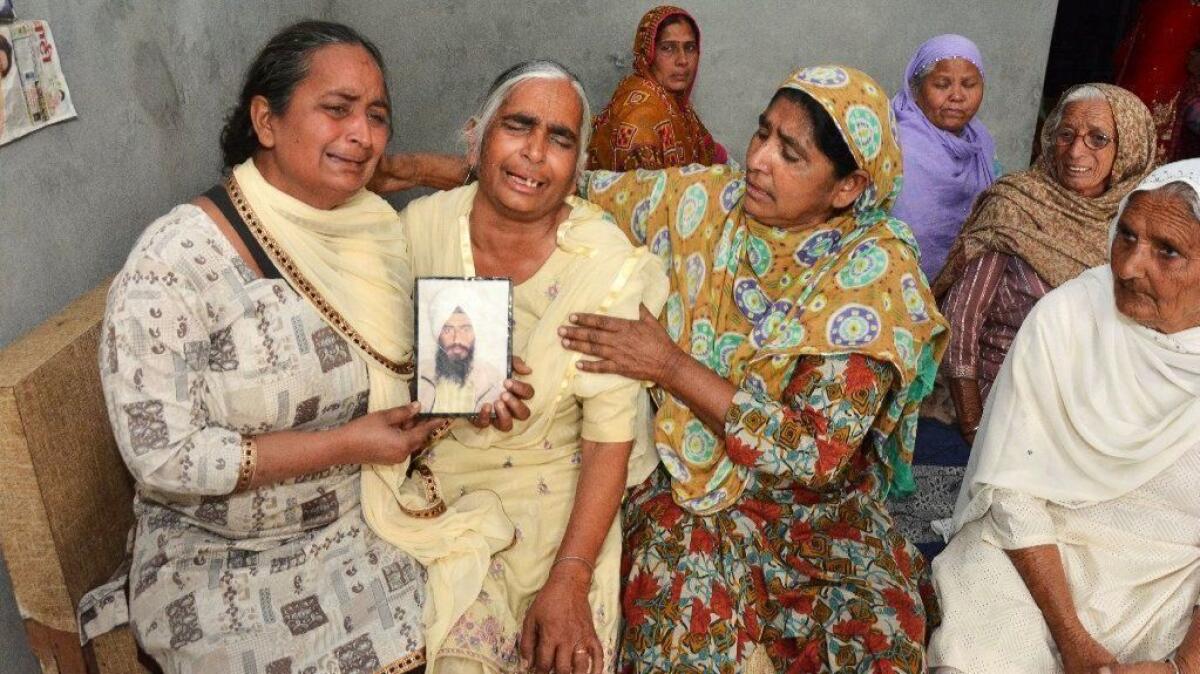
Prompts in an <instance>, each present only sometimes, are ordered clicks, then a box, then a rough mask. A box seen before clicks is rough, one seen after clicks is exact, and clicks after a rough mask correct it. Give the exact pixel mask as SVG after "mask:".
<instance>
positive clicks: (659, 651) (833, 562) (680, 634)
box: [621, 354, 937, 674]
mask: <svg viewBox="0 0 1200 674" xmlns="http://www.w3.org/2000/svg"><path fill="white" fill-rule="evenodd" d="M894 376H895V373H894V371H893V370H891V369H890V368H889V367H887V366H886V365H884V364H881V363H879V362H878V361H875V360H873V359H870V358H867V357H865V356H862V355H858V354H851V355H843V356H825V357H819V356H818V357H808V358H804V359H802V360H801V361H800V362H799V363H798V365H797V367H796V372H795V374H794V375H793V377H792V380H791V382H790V384H789V385H788V387H787V388H786V390H785V392H784V396H783V403H784V404H783V405H780V404H776V403H762V402H759V401H758V400H756V399H755V398H754V397H753V396H751V395H750V394H748V393H746V392H745V391H739V392H738V393H737V394H736V395H735V396H734V401H733V405H732V406H731V407H730V410H729V414H728V416H727V418H726V426H725V432H726V440H725V442H726V446H727V447H728V448H729V451H730V454H731V455H732V456H733V457H734V460H735V461H737V462H738V463H740V464H742V465H747V466H753V467H754V468H755V470H753V471H751V472H750V473H749V474H750V475H751V476H753V481H752V483H751V484H749V485H747V487H746V491H745V493H744V495H743V497H742V498H741V499H740V500H739V501H738V502H737V504H736V505H734V506H733V507H731V508H728V509H726V510H723V511H721V512H719V513H716V514H714V515H709V516H706V517H702V516H697V515H693V514H690V513H688V512H687V511H685V510H683V509H682V508H680V507H679V506H677V505H676V504H675V502H674V501H673V500H672V498H671V488H670V478H669V477H668V475H667V474H666V472H665V471H664V470H662V469H661V468H660V469H659V471H657V472H656V473H655V475H654V476H653V477H651V479H650V480H649V481H648V482H646V483H644V484H643V485H641V486H640V487H638V489H637V490H636V491H635V492H634V494H633V496H632V498H631V499H630V500H629V502H628V504H627V505H626V507H625V511H624V528H625V532H626V552H625V558H624V560H623V562H624V568H625V572H624V574H623V575H624V577H625V578H627V579H629V580H628V583H627V586H626V588H625V591H624V596H623V597H622V604H623V612H624V616H625V621H626V626H625V632H624V638H623V643H622V654H621V655H622V662H623V669H622V671H624V672H628V673H633V672H666V671H671V672H697V673H699V672H721V673H722V674H725V673H728V674H733V673H734V672H741V671H743V668H744V667H745V665H746V663H745V660H746V659H747V657H748V651H750V650H752V647H753V645H755V644H768V646H767V654H768V655H769V656H770V660H771V661H772V662H773V666H774V667H775V669H776V671H778V672H781V673H782V672H789V673H797V674H798V673H801V672H804V673H808V672H836V671H842V668H841V667H839V665H845V666H846V667H847V668H848V669H846V671H854V672H889V673H890V672H913V673H916V672H920V671H923V650H924V649H923V644H924V641H925V638H926V635H927V633H928V632H929V631H930V630H931V627H932V626H933V625H936V623H937V614H936V603H935V600H934V597H933V590H932V587H931V585H930V583H929V571H928V567H927V565H926V563H925V561H924V559H923V558H922V557H921V556H920V554H919V553H918V552H917V551H916V549H915V548H914V547H913V545H912V544H911V543H909V542H908V541H907V540H906V539H905V538H904V537H903V536H901V535H900V533H899V532H898V531H897V530H896V528H895V525H894V523H893V522H892V518H891V517H890V516H889V515H888V513H887V511H886V509H885V508H884V506H883V505H882V502H883V491H884V487H885V485H886V484H887V478H886V476H885V471H884V468H883V465H882V463H881V462H880V461H879V460H878V458H877V457H878V453H877V452H876V451H875V449H873V446H874V443H876V442H879V441H881V440H882V438H877V437H875V436H876V435H877V434H878V433H877V431H874V430H873V429H872V428H871V426H872V423H873V420H874V418H875V416H876V415H878V414H883V413H886V412H885V410H886V409H887V407H888V406H889V405H890V404H891V401H890V400H889V399H890V398H891V397H892V396H891V392H892V391H893V390H894V389H893V388H892V380H893V378H894ZM789 421H794V422H798V423H797V424H795V425H794V424H789V423H787V422H789ZM797 427H799V428H800V429H802V430H803V434H802V435H800V436H799V437H792V435H791V432H790V429H793V428H797ZM864 667H865V668H864Z"/></svg>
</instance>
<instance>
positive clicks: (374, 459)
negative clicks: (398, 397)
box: [332, 402, 450, 465]
mask: <svg viewBox="0 0 1200 674" xmlns="http://www.w3.org/2000/svg"><path fill="white" fill-rule="evenodd" d="M420 411H421V403H419V402H412V403H409V404H407V405H401V406H400V407H393V408H391V409H386V410H379V411H377V412H370V413H368V414H364V415H363V416H361V417H358V418H357V419H354V420H353V421H350V422H349V423H347V424H345V425H343V426H341V427H339V428H337V429H335V430H334V431H332V432H334V433H338V434H339V437H338V441H339V444H341V446H342V447H344V448H345V450H346V453H347V455H348V456H350V457H352V458H353V462H354V463H377V464H383V465H391V464H397V463H402V462H403V461H404V460H405V459H407V458H408V457H409V456H411V455H412V454H413V453H414V452H417V451H420V450H422V449H424V448H425V446H426V444H427V443H428V442H429V438H430V436H432V435H433V434H434V433H435V432H436V431H439V430H441V428H442V427H443V426H446V425H448V424H449V423H450V420H448V419H445V418H438V417H434V418H428V419H419V418H417V414H418V413H419V412H420Z"/></svg>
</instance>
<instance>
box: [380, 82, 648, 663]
mask: <svg viewBox="0 0 1200 674" xmlns="http://www.w3.org/2000/svg"><path fill="white" fill-rule="evenodd" d="M589 119H590V116H589V112H588V103H587V98H586V96H585V95H584V91H583V87H582V85H580V83H579V81H578V80H577V79H576V78H575V77H574V76H573V75H571V74H570V73H569V72H567V71H566V69H564V68H563V67H562V66H561V65H558V64H556V63H553V62H549V61H530V62H526V63H521V64H518V65H516V66H514V67H512V68H510V69H509V70H507V71H505V72H504V73H503V74H501V75H500V77H499V78H498V79H497V80H496V81H495V83H494V84H493V85H492V88H491V90H490V91H489V92H488V95H487V98H486V100H485V101H484V103H483V106H482V107H481V109H480V111H479V113H478V114H477V115H476V116H475V117H473V118H472V119H471V120H470V122H469V123H468V125H467V134H466V135H467V139H468V146H469V148H470V151H469V163H470V165H471V166H472V169H473V170H472V173H473V174H475V175H477V176H478V182H476V183H473V184H470V185H467V186H465V187H460V188H458V189H455V190H450V191H447V192H440V193H437V194H434V195H432V196H428V197H425V198H423V199H419V200H416V201H414V202H412V203H411V204H409V206H408V207H407V208H406V209H405V210H404V212H403V213H402V214H401V218H402V220H403V221H404V228H405V230H406V232H407V235H408V238H409V239H410V241H411V249H412V250H411V264H412V270H413V273H414V274H415V275H416V276H476V275H480V276H503V277H509V278H511V279H512V281H513V283H514V289H513V299H512V301H513V307H512V311H513V321H514V335H513V345H512V346H513V352H514V353H515V354H517V355H519V356H521V357H523V358H524V359H525V360H526V361H528V363H529V365H530V367H531V368H532V371H533V372H532V375H531V376H528V377H526V381H527V382H528V383H530V384H532V385H533V388H534V389H535V390H536V391H538V392H540V393H539V395H537V396H535V397H534V398H533V399H532V400H531V402H530V408H529V412H530V415H529V417H528V419H527V420H523V421H517V422H514V423H512V426H511V428H512V430H511V432H509V433H499V432H497V431H494V430H479V429H477V428H474V427H472V426H470V425H468V424H463V423H459V424H457V425H455V426H453V427H452V430H451V431H450V434H449V435H448V436H447V437H446V438H445V439H443V440H441V441H440V442H438V443H436V444H435V445H434V446H433V447H431V448H430V449H429V450H428V451H426V452H425V453H424V454H423V455H422V456H421V457H420V459H419V460H418V461H417V465H416V473H414V475H415V476H418V477H420V478H421V479H420V480H419V481H416V480H405V479H404V476H405V470H404V467H402V466H377V467H376V468H375V470H373V471H369V472H367V473H365V474H364V478H363V480H364V483H363V500H364V509H365V512H366V515H367V521H368V522H369V523H370V525H371V526H372V528H374V529H375V530H376V531H377V532H378V533H379V534H380V535H382V536H383V537H384V538H385V539H387V540H388V541H390V542H392V543H394V544H396V545H397V546H399V547H400V548H401V549H403V550H406V551H408V552H409V553H410V554H412V555H414V556H415V557H416V558H417V559H418V560H419V561H421V562H422V563H423V564H425V565H426V566H427V567H428V572H429V582H428V588H427V592H428V596H429V604H428V605H427V606H426V628H427V633H426V643H427V649H428V662H429V671H431V672H436V673H445V672H505V673H509V672H513V673H515V672H526V671H528V664H533V665H535V666H536V667H537V669H538V671H542V672H546V671H551V670H553V671H556V672H559V674H567V673H569V672H575V673H576V674H584V673H585V672H589V671H591V672H601V671H612V670H613V662H614V654H615V653H614V651H615V649H616V644H617V632H618V625H619V621H620V599H619V594H620V567H619V564H620V554H621V552H620V551H621V527H620V523H619V522H618V521H616V513H617V509H618V507H619V505H620V502H621V497H622V495H623V494H624V492H625V487H626V474H627V465H630V468H629V470H628V475H629V480H631V481H639V482H640V481H641V480H643V479H645V477H646V475H647V474H649V471H650V470H651V469H652V468H653V466H654V463H655V460H656V457H655V456H654V450H653V446H652V445H650V444H649V439H648V438H646V441H645V442H643V443H642V444H641V445H640V446H639V450H640V452H635V453H634V457H633V459H631V458H630V457H631V449H632V447H633V441H634V439H635V437H636V434H635V428H636V426H635V419H636V418H637V416H638V407H637V403H638V401H639V399H641V400H642V401H643V402H644V404H645V406H646V407H648V405H649V401H648V400H647V399H646V396H645V394H644V392H643V387H642V385H641V383H640V382H637V381H633V380H629V379H625V378H623V377H619V376H615V375H599V374H591V373H587V372H581V371H578V370H577V368H576V367H575V362H576V361H577V360H578V359H579V355H578V354H575V353H572V352H570V351H567V350H566V349H565V348H563V346H562V345H561V344H560V343H559V339H558V335H557V333H556V330H557V328H558V326H559V325H561V324H562V323H565V322H566V321H567V319H568V316H570V315H571V314H573V313H583V312H592V313H605V314H608V315H613V316H620V317H623V318H636V317H637V315H638V310H639V306H641V305H642V304H645V305H647V306H649V307H650V308H651V309H654V310H656V311H657V310H658V309H659V308H661V306H662V303H663V301H664V300H665V299H666V294H667V280H666V277H665V275H664V274H663V271H662V269H661V265H660V264H659V262H658V260H657V259H656V258H655V257H654V256H653V255H650V254H649V253H648V252H647V251H646V249H645V248H635V247H634V246H632V245H630V243H629V242H628V240H627V239H626V238H625V236H624V235H623V234H622V233H621V232H620V230H618V229H617V228H616V227H614V226H613V225H612V223H611V222H609V221H608V220H606V218H605V214H604V213H603V212H602V211H600V209H598V208H596V207H595V206H593V205H591V204H589V203H587V202H585V201H583V200H581V199H578V198H576V197H574V196H572V192H574V191H575V185H576V180H577V178H578V177H579V173H580V171H581V170H582V169H583V163H584V162H583V148H585V147H586V146H587V140H588V131H589V129H588V127H587V126H586V122H587V120H589ZM460 182H461V178H460ZM643 420H644V423H643V426H646V427H647V431H646V435H648V416H647V417H643ZM631 462H632V464H631ZM518 637H519V650H518ZM522 659H524V660H525V661H526V663H522V662H521V660H522Z"/></svg>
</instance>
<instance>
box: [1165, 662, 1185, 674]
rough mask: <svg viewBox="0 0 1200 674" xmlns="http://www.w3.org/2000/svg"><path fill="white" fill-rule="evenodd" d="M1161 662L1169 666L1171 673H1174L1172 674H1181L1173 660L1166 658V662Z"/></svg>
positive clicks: (1177, 664)
mask: <svg viewBox="0 0 1200 674" xmlns="http://www.w3.org/2000/svg"><path fill="white" fill-rule="evenodd" d="M1163 662H1165V663H1167V664H1168V665H1171V671H1172V672H1174V674H1183V671H1182V670H1181V669H1179V663H1178V662H1175V658H1167V659H1166V660H1163Z"/></svg>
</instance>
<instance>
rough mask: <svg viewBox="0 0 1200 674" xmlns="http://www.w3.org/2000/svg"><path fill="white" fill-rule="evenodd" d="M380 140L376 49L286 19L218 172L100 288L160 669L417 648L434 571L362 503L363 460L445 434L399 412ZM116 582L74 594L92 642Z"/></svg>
mask: <svg viewBox="0 0 1200 674" xmlns="http://www.w3.org/2000/svg"><path fill="white" fill-rule="evenodd" d="M390 132H391V104H390V99H389V95H388V90H387V85H386V80H385V77H384V70H383V61H382V57H381V56H380V53H379V50H378V49H376V47H375V46H374V45H373V44H371V43H370V42H368V41H367V40H366V39H364V38H363V37H361V36H360V35H359V34H358V33H356V32H355V31H353V30H352V29H350V28H348V27H346V26H343V25H339V24H333V23H325V22H315V21H309V22H303V23H298V24H296V25H294V26H291V27H289V28H286V29H284V30H283V31H282V32H280V33H279V34H278V35H276V36H274V37H273V38H271V40H270V41H269V42H268V43H267V44H266V46H265V47H264V48H263V50H262V51H261V52H259V54H258V56H257V57H256V59H255V60H254V63H253V64H251V66H250V69H249V71H248V73H247V76H246V81H245V83H244V85H243V87H242V93H241V97H240V98H239V100H238V104H237V108H236V109H235V110H234V112H233V113H232V115H231V116H230V118H229V121H228V122H227V124H226V126H225V129H224V131H223V132H222V134H221V148H222V151H223V154H224V162H225V167H226V168H227V169H230V174H229V176H228V178H227V179H226V181H225V183H224V186H218V187H215V188H213V189H212V190H210V191H209V192H208V193H207V194H206V196H205V197H202V198H199V199H197V200H196V201H193V202H192V203H189V204H184V205H180V206H177V207H176V208H174V209H173V210H172V211H171V212H170V213H168V214H167V215H165V216H163V217H162V218H160V219H158V220H156V221H155V222H154V223H152V224H151V225H150V226H149V227H148V228H147V229H146V231H145V233H143V234H142V236H141V238H140V239H139V240H138V242H137V244H136V245H135V246H134V248H133V251H132V252H131V253H130V255H129V259H128V261H127V262H126V263H125V267H124V268H123V269H122V271H121V272H120V273H119V274H118V275H117V278H116V280H115V281H114V282H113V285H112V288H111V290H110V291H109V296H108V310H107V313H106V315H105V319H104V325H103V332H102V340H101V345H100V369H101V378H102V382H103V387H104V392H105V397H106V400H107V403H108V412H109V417H110V419H111V421H112V427H113V433H114V435H115V436H116V440H117V445H118V447H119V448H120V450H121V454H122V456H123V457H124V459H125V462H126V464H127V465H128V467H129V470H130V472H131V473H133V476H134V478H135V479H136V481H137V496H136V500H135V502H134V512H135V514H136V517H137V524H136V530H135V534H134V538H133V548H132V561H131V567H130V572H129V573H130V579H129V583H128V591H129V606H128V611H129V613H128V615H129V620H130V622H131V623H132V625H133V629H134V631H135V633H136V635H137V640H138V643H139V644H140V645H141V647H142V648H144V649H145V650H146V651H147V652H148V653H149V654H150V655H151V656H152V657H153V658H154V659H155V660H156V661H158V663H159V664H160V665H161V666H162V668H163V670H164V671H167V672H184V673H187V672H195V673H201V672H205V673H207V672H228V671H235V670H236V671H242V670H243V668H245V669H246V670H247V671H249V670H253V671H266V672H276V671H279V672H302V671H314V670H316V669H317V668H320V669H321V670H327V669H329V668H330V667H334V668H340V671H342V672H374V671H378V670H382V669H385V668H386V670H387V671H389V672H405V671H409V670H411V669H414V668H416V667H419V666H420V665H421V663H422V661H423V655H422V650H423V646H424V635H423V632H422V629H421V624H420V614H421V607H422V604H423V603H424V598H425V590H424V585H425V581H424V574H423V572H422V570H421V568H420V566H419V565H418V564H417V563H416V562H414V561H413V559H412V558H411V557H410V556H409V555H407V554H405V553H404V552H402V551H400V550H398V549H396V548H394V547H392V546H390V545H388V544H387V543H385V542H384V541H382V540H380V539H379V538H378V537H376V536H375V535H374V534H373V533H372V532H371V530H370V529H369V528H367V526H366V524H365V522H364V521H363V517H362V514H361V510H360V505H359V504H360V500H359V473H360V471H359V465H360V464H363V463H381V464H391V463H398V462H401V461H404V460H406V459H407V457H408V456H409V454H410V453H412V452H413V451H415V450H417V449H419V448H421V447H422V446H423V445H424V443H425V442H426V440H427V439H428V437H429V435H430V434H431V433H432V432H434V431H435V430H436V429H437V427H438V422H435V421H417V420H415V419H414V414H415V413H416V412H417V411H418V409H417V406H416V405H415V404H407V403H408V400H409V391H408V385H409V382H408V380H409V379H410V378H411V371H412V366H411V363H410V352H411V349H410V345H409V342H408V339H409V335H410V334H411V328H409V327H406V326H410V325H411V322H412V316H411V312H412V308H411V303H410V299H409V289H410V286H411V279H410V278H409V273H408V265H407V262H406V260H405V259H404V251H405V245H404V242H403V239H402V238H401V237H402V235H403V231H402V229H401V228H400V223H399V220H398V219H397V217H396V213H395V211H394V210H393V209H392V208H391V207H390V206H389V205H388V204H387V202H385V201H383V200H382V199H380V198H379V197H377V196H375V195H374V194H371V193H370V192H367V191H366V190H364V189H363V187H364V185H365V184H366V182H367V179H368V178H369V177H370V176H371V174H372V171H373V170H374V168H375V165H376V163H377V162H378V161H379V158H380V157H381V156H382V154H383V150H384V147H385V146H386V144H387V141H388V137H389V135H390ZM106 588H107V589H111V590H112V591H113V598H114V599H117V600H118V601H115V602H111V603H110V602H108V601H107V600H106V599H104V598H102V597H101V596H100V595H97V594H93V595H91V596H89V597H88V598H85V600H84V602H83V606H81V614H83V615H84V616H86V617H89V618H93V619H95V620H96V622H95V623H93V624H91V625H89V624H88V623H87V622H84V624H83V630H84V633H85V634H86V635H87V636H89V637H91V636H95V634H96V633H97V632H99V631H102V629H103V625H102V623H103V621H104V618H103V615H102V614H103V609H106V608H111V607H114V606H118V605H119V606H121V607H122V608H123V607H124V597H123V595H124V589H125V587H124V585H123V584H121V583H115V584H113V585H111V586H106ZM89 609H102V610H98V611H93V610H89ZM110 625H111V623H110Z"/></svg>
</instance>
